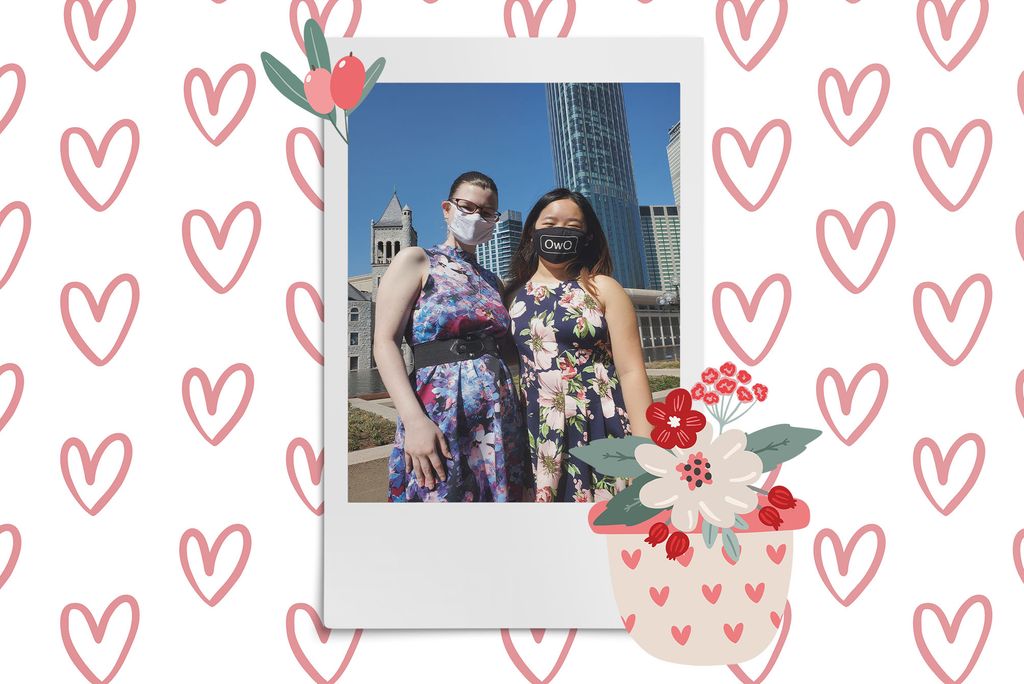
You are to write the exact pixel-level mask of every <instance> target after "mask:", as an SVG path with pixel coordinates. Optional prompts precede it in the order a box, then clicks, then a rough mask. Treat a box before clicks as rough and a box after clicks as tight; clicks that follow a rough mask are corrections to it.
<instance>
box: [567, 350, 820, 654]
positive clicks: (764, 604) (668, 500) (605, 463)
mask: <svg viewBox="0 0 1024 684" xmlns="http://www.w3.org/2000/svg"><path fill="white" fill-rule="evenodd" d="M701 380H702V382H699V383H697V384H696V385H694V386H693V388H692V389H690V390H686V389H682V388H677V389H674V390H672V392H670V393H669V395H668V396H667V397H666V400H665V401H664V402H656V403H654V404H651V406H650V407H649V408H648V410H647V420H648V422H650V423H651V425H652V426H653V430H652V432H651V438H650V439H648V438H645V437H638V436H627V437H622V438H605V439H600V440H595V441H593V442H591V443H590V444H588V445H586V446H583V447H578V448H576V449H571V450H570V453H571V454H572V455H574V456H576V457H577V458H579V459H580V460H582V461H585V462H586V463H588V464H590V465H591V466H593V467H594V468H595V469H596V470H597V471H598V472H600V473H603V474H605V475H611V476H614V477H625V478H632V483H631V484H630V485H629V486H628V487H626V488H625V489H623V490H622V491H620V492H618V493H617V494H616V495H615V496H614V497H613V498H611V499H610V500H607V501H602V502H599V503H597V504H594V506H593V507H592V508H591V511H590V514H589V516H588V518H589V521H590V528H591V530H592V531H593V532H596V533H597V534H601V535H605V536H606V538H607V542H608V563H609V568H610V570H611V578H612V587H613V591H614V593H615V601H616V603H617V605H618V608H619V613H620V616H621V617H622V622H623V625H624V626H625V628H626V631H627V632H628V633H629V635H630V636H631V637H632V638H633V640H634V641H636V642H637V643H638V644H640V646H641V647H643V648H644V650H646V651H647V652H648V653H650V654H651V655H654V656H656V657H658V658H661V659H663V660H668V661H671V662H676V663H685V664H689V665H726V664H733V663H739V662H742V661H745V660H749V659H751V658H753V657H755V656H756V655H757V654H759V653H760V652H761V651H763V650H764V649H765V648H767V647H768V645H769V644H770V643H771V640H772V638H773V637H774V635H775V633H776V631H777V630H778V629H779V625H780V623H781V621H782V616H783V613H784V611H785V609H786V600H787V595H788V593H789V581H790V577H791V574H792V568H793V530H795V529H800V528H803V527H806V526H807V524H808V521H809V517H810V513H809V511H808V508H807V505H806V504H805V503H804V502H803V501H797V500H795V499H794V498H793V496H792V494H791V492H790V491H789V490H788V489H786V488H785V487H782V486H773V487H772V488H771V489H770V490H767V491H765V490H763V489H760V488H758V487H757V486H756V485H755V483H756V482H758V480H760V479H761V477H762V476H763V475H764V474H765V473H768V472H770V471H772V470H774V469H775V468H777V467H778V466H779V465H780V464H781V463H783V462H785V461H788V460H790V459H792V458H793V457H795V456H797V455H799V454H800V453H802V452H803V451H804V450H805V448H806V447H807V445H808V444H809V443H810V442H811V441H813V440H814V439H816V438H817V437H819V436H820V435H821V431H820V430H812V429H808V428H800V427H793V426H791V425H788V424H782V425H773V426H771V427H766V428H763V429H760V430H756V431H754V432H750V433H746V432H743V431H741V430H736V429H728V430H727V429H725V426H726V425H727V424H729V423H731V422H733V421H735V420H737V419H738V418H739V417H741V416H743V415H744V414H745V413H747V412H748V411H749V410H750V409H751V408H752V407H753V406H754V405H756V404H757V403H758V402H761V401H764V400H766V399H767V396H768V388H767V387H766V386H764V385H763V384H760V383H758V384H754V385H752V386H751V385H750V382H751V380H752V378H751V376H750V374H749V373H748V372H747V371H745V370H740V371H738V372H737V368H736V366H735V364H733V363H726V364H723V365H722V366H721V367H720V368H717V369H716V368H708V369H706V370H705V371H704V373H703V374H702V375H701ZM695 401H700V402H702V403H703V405H704V407H705V410H707V412H708V414H709V415H710V416H711V417H712V418H714V419H715V421H716V422H717V423H718V435H717V436H716V435H715V434H714V430H713V428H712V426H711V424H710V421H709V420H708V419H707V417H706V416H705V415H704V413H702V412H701V411H699V410H697V409H696V408H695V407H694V402H695Z"/></svg>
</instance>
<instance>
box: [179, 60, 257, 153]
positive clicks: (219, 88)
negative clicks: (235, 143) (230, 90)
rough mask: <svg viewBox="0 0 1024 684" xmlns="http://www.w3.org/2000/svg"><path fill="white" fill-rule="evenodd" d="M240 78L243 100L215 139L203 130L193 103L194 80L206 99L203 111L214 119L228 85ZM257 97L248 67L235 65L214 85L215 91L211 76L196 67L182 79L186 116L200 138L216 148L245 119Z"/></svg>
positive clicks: (203, 125) (252, 75)
mask: <svg viewBox="0 0 1024 684" xmlns="http://www.w3.org/2000/svg"><path fill="white" fill-rule="evenodd" d="M238 74H241V75H242V77H243V79H244V80H245V95H244V96H243V97H242V101H241V103H240V104H239V105H238V109H237V110H236V111H235V113H234V115H232V117H231V119H230V120H229V121H228V122H227V123H226V124H224V128H222V129H221V130H220V132H218V133H217V135H215V136H213V135H210V132H209V131H207V130H206V125H205V124H204V123H203V122H202V120H201V119H200V118H199V112H198V110H197V109H196V103H195V100H194V98H193V97H192V82H193V81H194V80H195V79H197V78H198V79H199V80H200V81H201V82H202V84H203V93H204V95H205V96H206V108H207V111H209V113H210V114H211V115H213V116H216V115H217V113H218V111H219V110H220V100H221V97H222V96H223V95H224V91H225V89H226V88H227V86H228V84H229V83H230V82H231V81H233V80H234V77H235V76H236V75H238ZM255 93H256V72H254V71H253V70H252V67H251V66H249V65H248V64H236V65H234V66H233V67H231V68H230V69H228V70H227V71H226V72H225V73H224V75H223V76H221V78H220V80H219V81H217V85H216V87H215V86H214V85H213V81H212V80H210V75H209V74H207V73H206V72H205V71H204V70H203V69H200V68H199V67H196V68H195V69H192V70H191V71H189V72H188V75H186V76H185V107H186V108H187V109H188V113H189V116H191V117H192V123H194V124H195V125H196V128H198V129H199V132H200V133H202V134H203V137H204V138H206V139H207V140H209V141H210V143H211V144H212V145H213V146H214V147H216V146H218V145H220V144H221V143H222V142H224V141H225V140H227V138H228V136H229V135H231V133H232V132H233V131H234V130H235V129H236V128H238V124H239V123H241V121H242V119H243V118H245V114H246V112H248V111H249V105H251V104H252V97H253V95H254V94H255Z"/></svg>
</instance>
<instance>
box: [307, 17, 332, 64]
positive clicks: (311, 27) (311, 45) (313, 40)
mask: <svg viewBox="0 0 1024 684" xmlns="http://www.w3.org/2000/svg"><path fill="white" fill-rule="evenodd" d="M302 35H303V38H302V40H303V41H304V42H305V43H306V58H307V59H308V60H309V68H310V69H318V68H319V69H327V70H328V71H330V70H331V53H330V52H329V51H328V49H327V39H326V38H324V31H323V29H322V28H320V24H318V23H317V22H316V20H315V19H307V20H306V26H305V28H304V30H303V32H302Z"/></svg>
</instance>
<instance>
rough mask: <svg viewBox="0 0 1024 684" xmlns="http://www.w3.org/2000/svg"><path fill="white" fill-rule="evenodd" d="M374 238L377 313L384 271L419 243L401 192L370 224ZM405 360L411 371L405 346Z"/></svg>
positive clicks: (372, 256) (372, 266) (372, 269)
mask: <svg viewBox="0 0 1024 684" xmlns="http://www.w3.org/2000/svg"><path fill="white" fill-rule="evenodd" d="M370 237H371V239H370V275H371V278H372V285H373V289H372V291H371V295H370V296H371V301H372V302H373V304H372V306H373V307H374V310H375V311H374V313H376V305H377V304H376V302H377V288H378V286H379V285H380V279H381V277H382V276H383V275H384V271H386V270H387V269H388V265H390V264H391V260H392V259H393V258H394V257H395V255H396V254H398V251H399V250H400V249H403V248H405V247H413V246H415V245H416V244H417V243H418V238H417V235H416V229H415V228H413V226H412V209H411V208H410V207H409V205H408V204H407V205H405V206H402V205H401V203H400V202H399V201H398V192H397V191H395V192H393V193H392V194H391V201H390V202H388V206H387V207H386V208H385V209H384V213H383V214H381V216H380V218H379V219H377V220H376V221H374V220H372V219H371V220H370ZM402 356H403V357H404V358H405V364H406V367H407V368H411V367H412V350H411V349H409V345H407V344H405V343H403V344H402Z"/></svg>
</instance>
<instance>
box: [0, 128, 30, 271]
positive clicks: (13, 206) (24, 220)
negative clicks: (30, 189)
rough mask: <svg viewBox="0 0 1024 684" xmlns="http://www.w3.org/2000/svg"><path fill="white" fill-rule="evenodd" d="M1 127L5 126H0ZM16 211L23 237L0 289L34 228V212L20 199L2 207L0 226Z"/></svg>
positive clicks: (16, 263) (15, 265)
mask: <svg viewBox="0 0 1024 684" xmlns="http://www.w3.org/2000/svg"><path fill="white" fill-rule="evenodd" d="M0 128H3V127H2V126H0ZM14 211H18V212H21V238H20V239H19V240H18V246H17V247H15V248H14V255H13V256H12V257H11V263H10V264H9V265H8V266H7V270H5V271H4V273H3V275H0V289H3V286H4V285H6V284H7V281H9V280H10V279H11V276H12V275H14V269H16V268H17V267H18V263H19V262H20V261H21V255H22V254H24V253H25V245H26V244H28V234H29V231H31V229H32V212H31V211H29V208H28V205H27V204H25V203H24V202H20V201H14V202H11V203H10V204H8V205H7V206H6V207H4V208H3V209H0V228H3V227H4V223H5V222H6V220H7V217H8V216H9V215H10V214H11V213H13V212H14Z"/></svg>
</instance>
